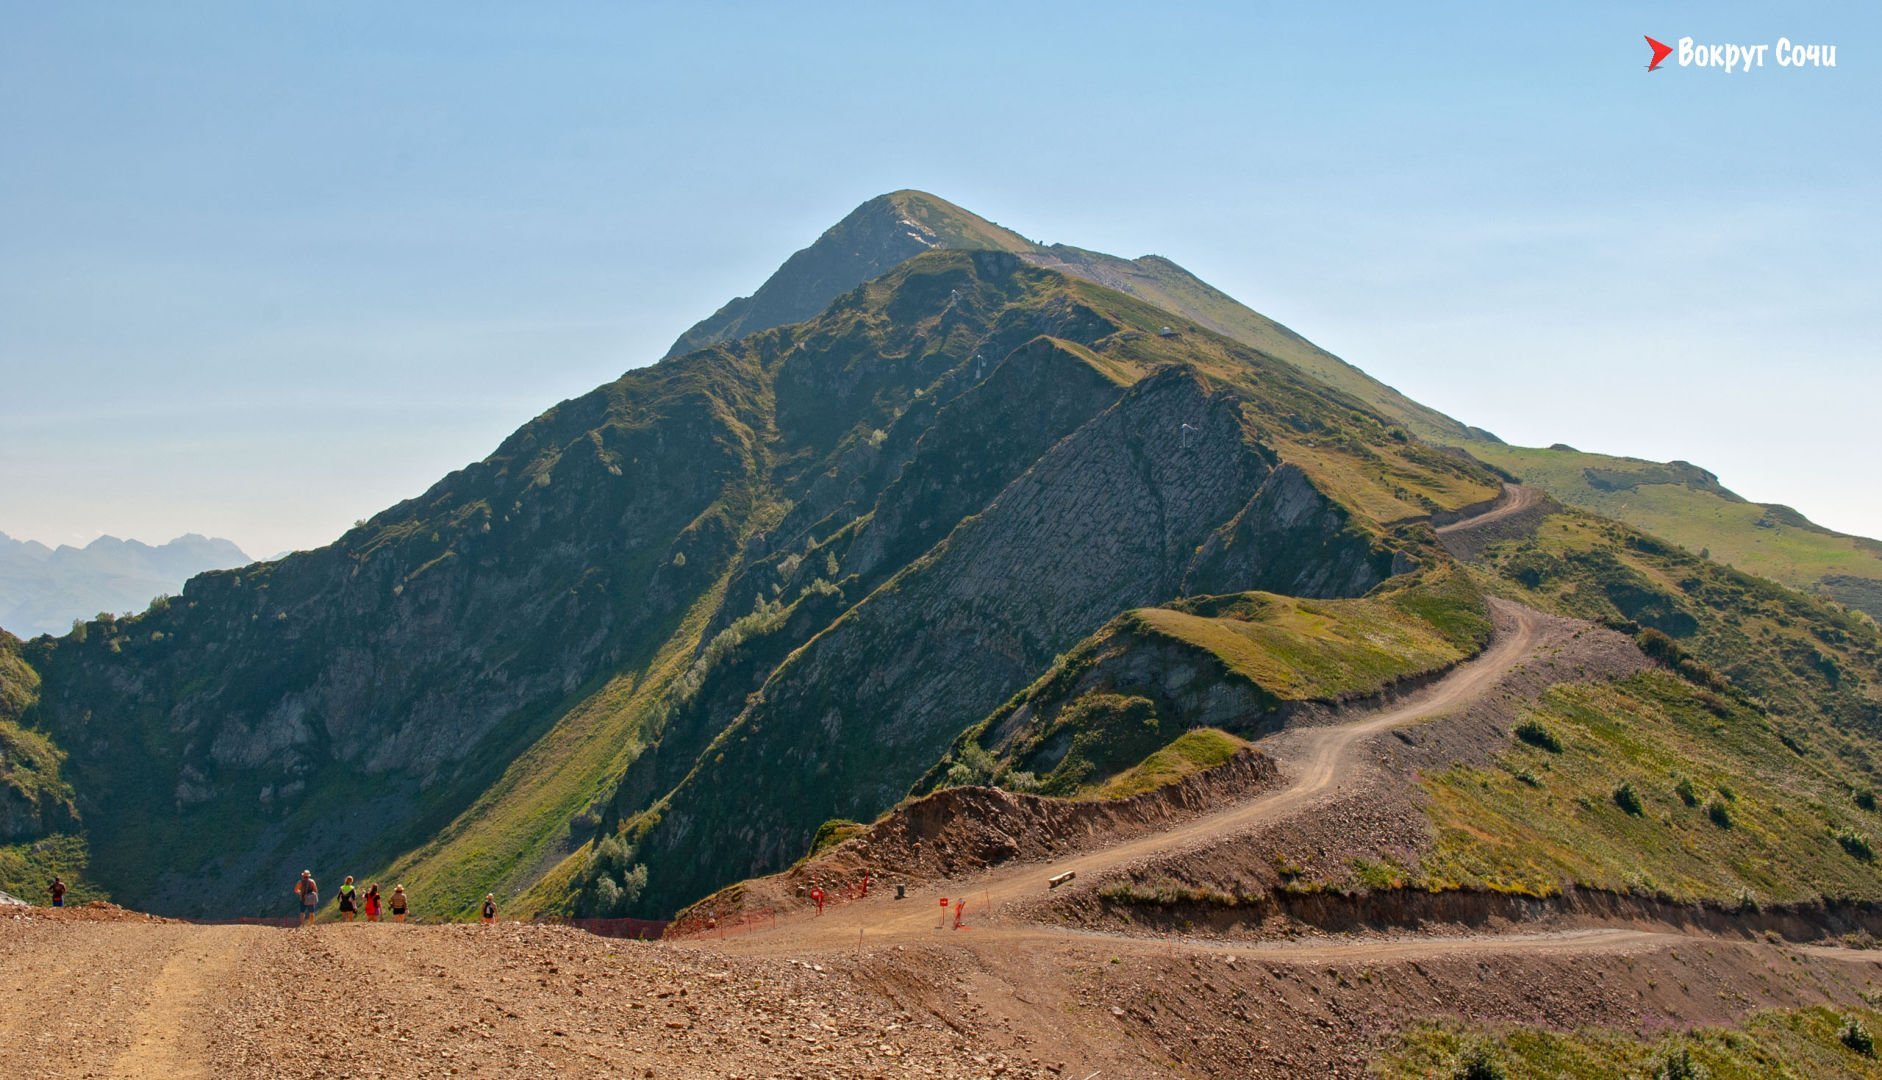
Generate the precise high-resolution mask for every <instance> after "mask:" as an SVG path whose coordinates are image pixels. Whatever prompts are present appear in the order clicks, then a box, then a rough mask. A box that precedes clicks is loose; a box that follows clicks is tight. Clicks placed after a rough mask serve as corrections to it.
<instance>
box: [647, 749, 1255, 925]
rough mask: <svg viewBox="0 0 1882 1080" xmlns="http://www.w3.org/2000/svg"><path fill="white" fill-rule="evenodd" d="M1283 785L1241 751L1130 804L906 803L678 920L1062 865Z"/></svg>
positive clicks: (1006, 798) (943, 799)
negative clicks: (1019, 866)
mask: <svg viewBox="0 0 1882 1080" xmlns="http://www.w3.org/2000/svg"><path fill="white" fill-rule="evenodd" d="M1278 782H1279V774H1278V773H1277V771H1276V769H1275V766H1274V762H1273V761H1272V760H1270V759H1269V758H1268V757H1267V756H1266V755H1264V754H1261V753H1258V752H1254V751H1243V752H1241V753H1239V754H1237V755H1236V756H1235V757H1234V758H1232V759H1231V760H1229V761H1228V762H1226V763H1224V764H1222V765H1219V766H1217V767H1215V768H1213V769H1208V770H1205V771H1203V772H1200V773H1195V774H1193V775H1190V776H1186V777H1184V778H1183V779H1181V780H1179V781H1177V782H1176V783H1174V784H1169V785H1166V786H1164V787H1161V788H1158V789H1156V790H1154V791H1147V792H1144V793H1143V794H1141V795H1133V796H1131V797H1129V798H1125V799H1110V800H1071V799H1052V798H1044V797H1041V796H1036V795H1021V794H1015V793H1013V792H1010V791H1002V790H999V789H997V788H986V787H960V788H946V789H943V790H941V791H937V792H934V793H932V794H930V795H926V796H924V797H922V798H919V799H915V800H913V801H911V802H908V803H905V804H903V805H902V806H899V807H897V808H896V809H894V810H892V811H890V812H889V813H888V814H887V815H885V816H884V817H882V818H880V819H878V820H877V821H876V822H875V824H873V825H871V826H869V827H868V828H867V829H866V830H865V831H864V832H863V833H862V834H861V835H859V836H855V837H852V838H851V839H849V840H846V841H844V842H842V843H840V844H837V845H836V846H834V847H832V848H830V849H829V850H827V851H824V852H821V853H819V854H818V855H817V856H816V857H814V858H811V859H807V860H805V861H804V862H802V863H799V864H798V865H797V866H794V867H792V868H791V869H789V870H786V871H784V872H783V873H780V874H774V875H772V876H770V877H766V878H758V879H754V880H752V881H747V882H744V883H742V884H740V885H738V886H735V887H733V888H732V889H728V890H725V891H722V892H720V893H716V894H714V895H713V896H710V897H708V898H706V899H705V900H703V901H701V902H700V903H698V904H696V905H694V906H693V907H692V908H690V909H689V910H688V911H686V912H685V913H684V914H683V915H682V916H681V918H680V919H679V920H677V921H676V924H675V930H674V931H670V932H677V933H679V934H682V935H683V934H685V933H687V932H689V931H696V930H698V929H700V928H702V927H704V926H706V925H708V924H709V923H713V922H715V921H719V920H724V919H727V918H729V917H731V916H733V915H735V914H736V913H737V912H739V911H742V910H744V911H749V910H757V909H763V908H780V909H782V908H786V907H801V906H803V905H805V904H807V903H810V901H809V900H808V899H807V894H808V893H809V890H810V889H812V888H813V887H817V886H821V887H822V888H823V889H824V891H825V892H826V894H827V899H826V902H827V903H830V904H840V903H843V902H845V901H846V900H848V899H850V898H851V896H852V893H853V891H854V890H856V889H857V888H858V887H859V886H860V884H861V882H862V880H863V877H864V875H865V874H867V875H868V876H869V879H870V881H871V883H872V884H871V888H872V890H873V889H884V888H889V889H892V888H893V887H894V884H895V883H898V882H899V883H904V884H917V883H925V882H931V881H938V880H943V879H949V878H958V877H962V876H965V875H968V874H973V873H977V872H979V871H982V870H986V869H988V868H990V867H995V866H999V865H1002V864H1005V863H1009V862H1015V861H1019V862H1038V861H1041V860H1045V859H1052V858H1060V857H1063V856H1066V855H1071V854H1075V853H1077V852H1080V851H1085V850H1088V849H1090V848H1093V847H1099V846H1104V845H1108V844H1114V843H1116V842H1118V841H1119V840H1123V839H1128V838H1130V837H1133V836H1141V835H1145V834H1149V833H1155V832H1159V831H1161V830H1164V829H1167V828H1169V827H1171V826H1172V825H1176V824H1180V823H1181V822H1184V821H1188V820H1191V819H1193V818H1195V817H1197V816H1199V815H1201V814H1204V813H1207V812H1209V811H1211V810H1214V809H1217V808H1219V807H1221V806H1224V805H1228V804H1230V803H1233V802H1236V801H1238V800H1241V799H1246V798H1248V797H1250V796H1252V795H1255V794H1257V793H1259V792H1262V791H1265V790H1268V789H1269V788H1272V787H1274V786H1275V785H1276V784H1277V783H1278Z"/></svg>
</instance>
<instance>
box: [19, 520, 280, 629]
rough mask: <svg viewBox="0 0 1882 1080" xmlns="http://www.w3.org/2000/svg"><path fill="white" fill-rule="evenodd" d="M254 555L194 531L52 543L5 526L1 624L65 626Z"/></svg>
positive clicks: (139, 606) (129, 607)
mask: <svg viewBox="0 0 1882 1080" xmlns="http://www.w3.org/2000/svg"><path fill="white" fill-rule="evenodd" d="M249 561H251V560H250V559H249V557H248V556H247V555H245V554H243V553H242V549H241V548H238V547H236V546H235V545H234V544H232V543H230V542H229V541H227V540H217V539H213V538H211V537H207V536H198V535H196V534H195V533H189V534H187V535H184V536H179V537H177V538H176V539H175V540H172V541H170V542H169V543H167V544H157V545H155V546H152V545H150V544H145V543H142V542H140V541H137V540H120V539H118V538H117V537H115V536H101V537H99V538H98V539H96V540H93V541H92V542H91V543H89V544H86V545H85V546H84V547H82V548H77V547H71V546H69V545H66V544H61V545H59V546H58V547H56V548H49V547H46V546H45V545H44V544H40V543H36V542H34V541H30V540H26V541H22V540H15V539H13V538H12V537H9V536H7V535H6V534H5V533H0V626H4V627H6V628H7V629H8V630H10V631H12V632H13V633H15V634H18V635H20V636H22V637H33V636H36V635H39V634H63V633H65V632H66V631H67V630H70V629H71V628H72V620H74V619H83V618H90V617H92V616H94V615H96V614H98V613H99V612H101V611H110V612H131V611H142V610H143V609H144V608H145V607H146V606H147V605H149V603H150V601H151V598H152V597H155V596H159V595H164V594H168V593H174V592H177V591H178V590H180V589H181V588H182V587H183V582H185V581H187V580H189V578H190V577H191V576H192V575H194V574H200V573H202V572H203V571H204V570H220V569H224V568H227V567H232V566H241V565H242V564H244V563H247V562H249Z"/></svg>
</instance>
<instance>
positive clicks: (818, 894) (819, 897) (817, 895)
mask: <svg viewBox="0 0 1882 1080" xmlns="http://www.w3.org/2000/svg"><path fill="white" fill-rule="evenodd" d="M810 898H811V899H812V900H815V901H816V902H817V914H819V915H822V914H823V886H821V885H819V886H817V887H816V888H814V889H812V890H810Z"/></svg>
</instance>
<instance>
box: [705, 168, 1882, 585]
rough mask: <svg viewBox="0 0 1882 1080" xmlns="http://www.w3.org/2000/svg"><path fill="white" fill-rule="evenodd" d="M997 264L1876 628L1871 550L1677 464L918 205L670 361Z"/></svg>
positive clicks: (823, 250)
mask: <svg viewBox="0 0 1882 1080" xmlns="http://www.w3.org/2000/svg"><path fill="white" fill-rule="evenodd" d="M935 248H974V249H991V250H1000V251H1009V252H1013V253H1015V254H1018V255H1019V256H1020V257H1021V258H1023V259H1025V260H1026V261H1028V262H1030V263H1032V264H1033V265H1036V266H1042V267H1046V268H1049V269H1054V270H1058V271H1061V272H1063V273H1066V274H1070V275H1072V276H1073V277H1078V278H1082V279H1084V280H1086V281H1091V282H1093V283H1096V284H1099V285H1103V286H1106V287H1108V288H1112V289H1116V290H1118V291H1120V292H1124V293H1127V294H1129V295H1131V296H1135V297H1138V298H1140V299H1143V300H1145V301H1147V302H1148V303H1150V304H1152V305H1154V306H1156V307H1158V308H1161V309H1164V310H1166V311H1168V312H1170V313H1172V314H1174V315H1176V316H1179V317H1180V320H1181V322H1180V325H1187V326H1193V327H1200V328H1203V329H1207V330H1212V331H1215V332H1216V333H1218V334H1221V335H1223V336H1225V337H1228V338H1231V339H1233V340H1235V341H1238V342H1241V343H1242V344H1244V345H1248V346H1251V347H1253V348H1255V349H1258V350H1260V351H1262V352H1263V353H1265V354H1267V355H1268V356H1271V357H1274V358H1275V359H1278V360H1281V361H1283V362H1285V363H1287V364H1290V365H1292V366H1294V367H1295V368H1297V369H1299V370H1300V371H1302V372H1305V373H1306V374H1308V375H1310V376H1312V377H1313V378H1315V379H1317V380H1319V381H1320V382H1322V383H1325V384H1326V385H1328V386H1330V387H1333V388H1335V389H1337V390H1340V391H1343V392H1345V393H1346V394H1349V395H1351V396H1352V397H1353V398H1354V399H1356V400H1358V401H1360V402H1363V403H1364V404H1365V405H1366V406H1367V407H1368V408H1370V409H1371V410H1373V411H1375V412H1377V413H1378V414H1379V415H1381V416H1384V417H1386V418H1388V419H1389V420H1391V421H1392V422H1393V423H1396V424H1401V425H1403V426H1404V427H1405V428H1407V429H1408V430H1409V431H1411V432H1412V433H1414V434H1416V435H1418V436H1419V437H1421V438H1424V439H1427V440H1430V441H1432V442H1435V443H1437V444H1439V445H1445V446H1456V447H1461V448H1463V449H1465V450H1467V451H1469V452H1470V453H1472V454H1474V455H1476V456H1477V457H1479V458H1481V459H1482V460H1484V461H1487V462H1490V463H1491V464H1493V465H1496V466H1498V467H1499V468H1502V469H1505V470H1507V471H1508V472H1509V473H1510V474H1511V475H1515V476H1520V477H1522V478H1523V479H1525V480H1527V481H1529V482H1531V483H1533V484H1534V485H1536V486H1537V487H1539V488H1542V489H1543V490H1545V491H1547V492H1548V493H1549V494H1550V495H1553V496H1554V497H1555V498H1557V499H1559V500H1561V501H1562V502H1564V503H1567V504H1569V505H1572V506H1579V507H1582V508H1584V509H1588V510H1593V511H1594V512H1596V513H1599V514H1602V515H1604V516H1607V517H1613V518H1616V519H1617V520H1621V521H1625V522H1627V523H1628V524H1630V525H1633V526H1635V527H1636V528H1640V529H1645V530H1647V531H1648V532H1651V533H1654V534H1656V535H1659V536H1662V537H1664V538H1666V539H1668V540H1671V541H1673V542H1674V543H1676V544H1680V545H1682V546H1684V547H1686V548H1688V549H1689V550H1692V551H1695V552H1697V551H1700V550H1702V549H1709V550H1710V551H1711V552H1712V553H1713V554H1714V556H1715V557H1716V558H1719V559H1721V560H1723V561H1726V562H1730V563H1732V564H1733V565H1737V566H1739V567H1741V568H1743V569H1746V570H1750V571H1751V572H1753V573H1757V574H1763V575H1764V576H1766V577H1770V578H1772V579H1773V580H1776V581H1779V582H1781V583H1783V584H1786V585H1790V586H1793V587H1795V588H1801V589H1807V590H1812V591H1819V592H1822V593H1824V594H1825V595H1828V596H1830V597H1832V598H1834V599H1836V600H1839V601H1841V602H1843V603H1845V604H1848V605H1850V606H1852V607H1856V608H1859V609H1861V610H1865V611H1868V612H1869V613H1870V614H1871V615H1875V616H1877V617H1882V547H1877V546H1876V542H1875V541H1871V540H1867V539H1864V538H1861V537H1849V536H1843V535H1841V534H1838V533H1834V532H1831V531H1829V530H1826V529H1823V528H1821V527H1819V526H1816V525H1813V524H1811V523H1810V522H1808V521H1807V520H1805V519H1804V518H1803V517H1802V516H1801V515H1799V514H1797V513H1796V512H1795V511H1792V510H1790V509H1789V508H1787V507H1782V506H1766V505H1761V504H1753V503H1747V502H1746V501H1745V500H1743V499H1740V498H1739V497H1738V496H1736V495H1734V494H1733V493H1732V492H1730V491H1728V490H1727V489H1725V488H1723V487H1721V486H1719V484H1718V481H1717V478H1716V477H1712V476H1711V475H1710V474H1708V473H1705V472H1704V470H1700V469H1697V468H1695V467H1693V466H1690V465H1687V464H1685V463H1683V462H1673V463H1670V464H1659V463H1654V462H1643V461H1638V460H1635V459H1630V458H1614V457H1608V456H1605V455H1599V454H1587V453H1583V452H1580V451H1576V450H1571V449H1569V448H1567V447H1562V446H1557V447H1552V448H1550V449H1547V450H1540V449H1527V448H1521V447H1513V446H1506V445H1504V444H1502V443H1501V442H1500V441H1499V440H1498V439H1497V438H1496V437H1495V436H1494V435H1491V434H1490V433H1489V432H1487V431H1484V430H1482V429H1481V428H1475V427H1471V426H1469V425H1467V424H1464V423H1461V422H1459V421H1456V420H1453V419H1451V418H1450V417H1448V416H1445V415H1444V414H1442V413H1440V412H1438V411H1437V410H1435V409H1432V408H1429V407H1428V406H1425V405H1422V404H1420V403H1418V402H1415V401H1413V400H1411V399H1410V398H1407V397H1405V396H1404V395H1403V394H1401V393H1399V392H1398V391H1397V390H1394V389H1393V388H1391V387H1389V386H1386V385H1384V384H1383V383H1380V382H1379V381H1377V380H1376V379H1373V378H1372V377H1371V376H1369V375H1367V374H1366V373H1365V372H1363V371H1361V370H1360V369H1358V368H1356V367H1354V366H1352V365H1351V364H1348V363H1346V362H1345V361H1343V360H1341V359H1339V358H1338V357H1336V356H1334V355H1332V354H1331V353H1328V352H1326V351H1325V350H1323V349H1321V348H1319V347H1318V346H1316V345H1314V344H1313V343H1312V342H1309V341H1307V340H1306V339H1305V338H1302V337H1301V336H1300V335H1298V334H1296V333H1294V332H1293V331H1292V330H1289V329H1288V328H1287V327H1285V326H1282V325H1281V324H1279V323H1276V322H1274V321H1273V320H1271V319H1269V318H1267V317H1266V316H1263V315H1261V314H1259V313H1257V312H1255V311H1253V310H1250V309H1249V308H1248V307H1246V306H1244V305H1243V304H1241V303H1240V302H1238V301H1236V300H1235V299H1234V298H1233V297H1230V296H1228V295H1227V294H1225V293H1223V292H1221V291H1220V290H1218V289H1215V288H1214V287H1212V286H1210V285H1209V284H1208V283H1206V282H1204V281H1201V280H1200V279H1198V278H1196V277H1195V276H1194V275H1192V274H1190V273H1189V272H1188V271H1186V270H1184V269H1183V268H1182V267H1180V266H1178V265H1176V264H1175V263H1173V262H1171V261H1170V260H1168V259H1165V258H1162V257H1161V256H1156V255H1146V256H1143V257H1141V258H1137V259H1122V258H1118V257H1116V256H1112V255H1106V254H1103V253H1101V252H1095V251H1087V250H1084V249H1081V248H1075V247H1068V246H1065V245H1058V244H1055V245H1051V246H1043V245H1039V244H1034V243H1033V242H1032V241H1029V240H1027V239H1026V238H1025V237H1023V236H1021V235H1019V234H1018V233H1015V232H1013V231H1011V230H1008V229H1004V228H1001V227H1000V226H997V225H994V224H993V223H991V222H989V221H986V220H985V219H983V218H980V217H978V216H976V215H974V214H972V213H970V212H969V211H966V210H963V209H961V208H960V207H958V206H954V205H953V204H951V203H948V202H946V201H945V200H942V199H939V198H936V197H935V196H933V195H929V194H927V193H925V192H919V191H897V192H893V193H891V194H888V195H883V196H879V197H877V198H875V199H872V200H870V201H869V202H867V203H865V204H863V205H862V206H861V207H858V208H857V210H856V211H855V212H853V213H852V214H850V216H849V217H847V218H845V219H844V220H843V221H842V222H841V223H839V224H838V225H837V226H835V227H834V228H832V229H831V230H830V231H829V232H827V233H826V234H824V236H822V237H820V238H819V239H818V240H817V241H816V242H815V243H813V244H812V245H811V246H810V247H808V248H805V249H804V250H803V251H800V252H798V253H797V254H796V255H794V256H792V257H791V259H790V260H788V261H787V262H786V263H785V264H784V266H782V267H780V268H779V270H778V271H777V273H775V274H773V275H772V277H771V278H770V279H768V280H767V281H766V282H765V283H764V285H763V286H762V287H760V289H759V290H758V292H757V293H755V294H753V295H752V296H751V297H749V298H741V299H739V300H734V301H732V302H731V303H729V304H727V305H726V306H725V308H724V309H722V310H721V311H720V312H719V313H718V314H716V315H714V316H713V317H712V318H710V319H707V320H705V321H703V322H701V323H700V324H699V325H697V326H695V327H693V328H692V329H691V330H689V331H687V332H686V333H685V334H684V335H682V336H681V337H680V339H679V341H677V342H675V343H674V345H673V348H672V350H670V352H669V355H676V354H678V353H680V352H684V351H686V350H687V349H692V348H698V347H701V346H704V345H708V344H713V343H716V342H720V341H726V340H731V339H732V338H735V337H737V336H739V335H740V334H744V333H749V332H751V331H753V330H756V329H761V328H765V327H769V326H774V325H779V324H782V323H786V322H793V321H796V320H799V319H804V318H808V317H809V316H810V315H811V314H814V313H815V312H816V311H818V310H821V308H822V306H823V304H824V303H827V302H828V301H829V300H831V299H834V298H835V297H836V296H837V294H839V293H841V292H843V291H845V290H847V289H848V288H850V287H852V286H853V285H855V284H858V283H860V282H862V281H864V280H867V279H868V278H871V277H874V276H876V275H877V274H880V273H882V272H884V271H886V270H887V269H888V268H889V267H891V266H893V265H895V264H896V263H897V262H898V261H900V260H902V259H906V258H911V257H913V256H915V255H918V254H920V253H922V252H923V251H927V250H932V249H935Z"/></svg>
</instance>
